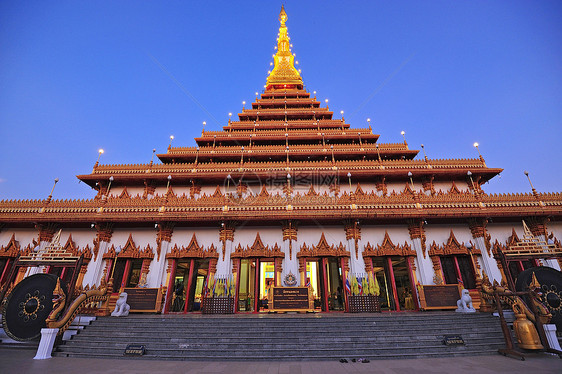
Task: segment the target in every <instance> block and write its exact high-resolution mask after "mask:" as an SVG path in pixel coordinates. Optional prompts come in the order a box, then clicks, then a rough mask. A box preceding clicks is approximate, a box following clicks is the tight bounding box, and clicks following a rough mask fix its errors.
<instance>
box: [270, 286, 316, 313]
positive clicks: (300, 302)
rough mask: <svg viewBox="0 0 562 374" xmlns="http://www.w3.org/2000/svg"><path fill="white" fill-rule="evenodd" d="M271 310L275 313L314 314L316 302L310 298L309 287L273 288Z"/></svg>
mask: <svg viewBox="0 0 562 374" xmlns="http://www.w3.org/2000/svg"><path fill="white" fill-rule="evenodd" d="M271 291H272V300H271V301H270V302H271V305H272V307H271V308H270V310H271V311H275V312H308V311H310V312H312V311H314V304H313V303H314V300H312V307H311V299H310V297H309V289H308V287H272V288H271Z"/></svg>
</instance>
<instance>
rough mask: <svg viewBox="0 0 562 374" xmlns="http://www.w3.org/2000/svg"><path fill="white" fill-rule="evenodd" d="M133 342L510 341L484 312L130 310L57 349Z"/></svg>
mask: <svg viewBox="0 0 562 374" xmlns="http://www.w3.org/2000/svg"><path fill="white" fill-rule="evenodd" d="M444 335H460V336H461V337H462V338H463V340H464V342H465V345H460V346H446V345H444V344H443V339H444ZM128 344H142V345H145V347H146V354H145V355H144V356H142V358H144V359H159V360H214V361H221V360H252V361H254V360H270V361H273V360H333V359H335V360H339V359H341V358H346V359H353V358H368V359H398V358H424V357H442V356H461V355H485V354H495V353H497V350H498V348H501V347H503V346H504V340H503V336H502V332H501V328H500V323H499V319H498V318H497V317H494V316H492V315H490V314H480V313H475V314H464V315H461V314H458V313H454V312H425V313H392V314H361V315H350V314H307V315H299V314H297V315H293V314H289V315H267V314H265V315H262V314H258V315H256V314H252V315H233V316H203V315H183V316H169V315H166V316H162V315H157V316H155V315H150V316H148V315H131V316H128V317H122V318H112V317H102V318H98V319H97V320H96V321H93V322H92V323H91V325H90V326H88V327H87V328H85V329H84V330H82V331H80V333H79V334H77V335H75V336H73V337H72V339H71V340H69V341H67V342H65V344H63V345H60V346H58V348H57V349H56V351H55V352H53V355H55V356H59V357H103V358H119V357H123V353H124V351H125V348H126V347H127V345H128Z"/></svg>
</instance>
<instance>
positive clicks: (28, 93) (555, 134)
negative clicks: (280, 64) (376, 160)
mask: <svg viewBox="0 0 562 374" xmlns="http://www.w3.org/2000/svg"><path fill="white" fill-rule="evenodd" d="M284 4H285V9H286V11H287V14H288V16H289V18H288V21H287V26H288V30H289V36H290V37H291V42H292V43H293V48H292V50H293V52H294V53H295V54H296V59H297V60H298V61H299V66H298V67H299V68H301V69H302V76H303V79H304V82H305V85H306V89H307V90H309V91H310V92H312V91H317V98H318V99H320V100H321V101H322V102H323V101H324V99H325V98H328V99H329V106H330V109H331V110H333V111H334V112H335V113H336V114H335V117H336V118H340V114H339V112H340V110H344V112H345V113H344V117H345V119H346V121H347V122H348V123H350V124H351V126H352V127H367V122H366V119H367V118H368V117H369V118H371V125H372V126H373V131H374V133H376V134H380V135H381V137H380V139H379V142H383V143H396V142H400V141H402V136H401V135H400V131H401V130H404V131H405V132H406V139H407V141H408V144H409V145H410V148H413V149H420V150H421V148H420V144H422V143H423V144H424V145H425V149H426V152H427V155H428V157H429V158H438V159H442V158H475V157H477V156H478V154H477V152H476V150H475V149H474V148H473V146H472V144H473V143H474V142H479V143H480V151H481V152H482V154H483V156H484V158H485V159H486V164H487V165H488V166H489V167H500V168H504V171H503V172H502V174H501V178H500V177H496V178H494V180H492V181H491V182H490V183H489V184H488V185H485V186H484V189H485V191H487V192H489V193H497V192H530V187H529V185H528V182H527V179H526V178H525V176H524V174H523V171H524V170H528V171H529V172H530V176H531V178H532V181H533V184H534V185H535V188H537V190H538V191H540V192H547V191H561V190H562V166H561V164H562V163H561V162H560V160H561V159H562V150H561V147H560V141H561V140H562V105H561V104H562V2H560V1H396V2H386V1H345V2H344V1H286V2H284ZM280 7H281V2H277V1H244V2H241V1H208V2H203V1H197V2H184V1H95V2H85V1H56V2H46V1H4V2H1V3H0V57H1V60H0V61H1V63H0V85H1V86H0V147H1V149H2V152H1V154H0V199H31V198H33V199H38V198H46V197H47V195H48V194H49V192H50V189H51V187H52V184H53V180H54V178H59V179H60V182H59V183H58V185H57V187H56V190H55V193H54V195H53V197H54V198H56V199H61V198H91V197H93V196H94V192H93V191H91V189H90V188H89V187H88V186H86V185H84V184H82V183H78V180H77V179H76V177H75V176H76V175H77V174H87V173H90V172H91V171H92V167H93V165H94V163H95V161H96V158H97V156H98V149H99V148H103V149H104V150H105V153H104V154H103V155H102V158H101V161H100V162H101V163H103V164H128V163H148V162H150V158H151V155H152V149H153V148H156V150H157V153H164V152H165V151H166V148H167V146H168V143H169V136H170V135H172V134H173V135H174V136H175V139H174V143H173V144H174V146H194V145H195V142H194V140H193V138H194V137H196V136H199V135H200V134H201V129H202V122H203V121H206V122H207V127H206V129H207V130H219V129H220V128H221V127H222V126H223V125H225V124H226V123H227V121H228V112H233V113H238V112H239V111H240V110H241V107H242V101H243V100H245V101H246V102H247V103H250V102H251V101H253V100H254V98H255V94H254V92H256V91H260V92H261V90H262V89H263V85H264V84H265V80H266V77H267V71H268V70H269V69H270V66H269V63H270V62H271V61H272V58H271V57H272V54H273V53H274V52H275V51H274V46H275V45H276V37H277V31H278V27H279V22H278V14H279V10H280ZM247 105H248V104H247ZM420 153H421V152H420ZM419 157H423V154H420V155H419V156H418V158H419Z"/></svg>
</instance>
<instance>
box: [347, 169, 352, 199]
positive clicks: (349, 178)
mask: <svg viewBox="0 0 562 374" xmlns="http://www.w3.org/2000/svg"><path fill="white" fill-rule="evenodd" d="M347 180H348V181H349V194H351V193H352V192H351V173H350V172H348V173H347Z"/></svg>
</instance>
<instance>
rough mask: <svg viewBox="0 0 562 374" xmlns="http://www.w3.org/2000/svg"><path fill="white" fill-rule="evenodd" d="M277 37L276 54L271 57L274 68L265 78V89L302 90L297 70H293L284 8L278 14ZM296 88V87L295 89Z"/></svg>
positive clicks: (293, 58) (293, 57)
mask: <svg viewBox="0 0 562 374" xmlns="http://www.w3.org/2000/svg"><path fill="white" fill-rule="evenodd" d="M279 22H280V23H281V26H279V37H278V38H277V53H276V54H275V56H274V57H273V58H274V60H275V67H274V68H273V71H272V72H271V73H270V74H269V76H268V77H267V89H269V88H299V89H301V88H302V85H303V83H302V78H301V75H300V74H299V72H298V71H297V69H295V65H294V60H295V56H293V54H292V53H291V43H290V42H289V40H290V38H289V34H288V33H287V26H285V22H287V13H285V8H284V7H283V6H281V12H280V13H279ZM295 86H296V87H295Z"/></svg>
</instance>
